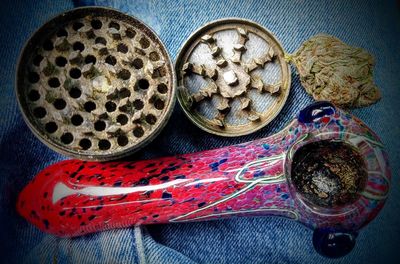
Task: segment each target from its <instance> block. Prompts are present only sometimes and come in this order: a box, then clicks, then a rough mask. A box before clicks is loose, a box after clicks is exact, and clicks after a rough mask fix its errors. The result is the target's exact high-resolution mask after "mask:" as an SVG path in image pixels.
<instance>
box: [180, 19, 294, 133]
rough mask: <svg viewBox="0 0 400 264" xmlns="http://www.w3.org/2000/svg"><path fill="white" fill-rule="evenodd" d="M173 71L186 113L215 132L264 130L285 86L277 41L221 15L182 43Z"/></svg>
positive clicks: (285, 94) (287, 80)
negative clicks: (174, 71)
mask: <svg viewBox="0 0 400 264" xmlns="http://www.w3.org/2000/svg"><path fill="white" fill-rule="evenodd" d="M175 70H176V72H177V83H178V91H177V97H178V101H179V103H180V105H181V107H182V108H183V110H184V112H185V114H186V115H187V116H188V117H189V119H190V120H191V121H192V122H193V123H194V124H196V125H197V126H198V127H200V128H201V129H203V130H205V131H207V132H209V133H212V134H216V135H220V136H228V137H234V136H242V135H247V134H250V133H253V132H255V131H257V130H259V129H261V128H263V127H264V126H266V125H267V124H268V123H269V122H271V121H272V120H273V119H274V118H275V117H276V116H277V115H278V113H279V112H280V111H281V109H282V108H283V106H284V104H285V102H286V100H287V97H288V95H289V90H290V83H291V75H290V66H289V64H288V63H287V62H286V60H285V51H284V49H283V48H282V45H281V44H280V42H279V41H278V40H277V39H276V37H275V36H274V35H273V34H272V33H271V32H269V31H268V30H267V29H265V28H264V27H263V26H261V25H259V24H257V23H255V22H253V21H250V20H245V19H239V18H225V19H221V20H215V21H212V22H210V23H208V24H206V25H204V26H202V27H201V28H199V29H198V30H197V31H195V32H194V33H193V34H192V35H191V36H190V37H189V38H188V40H187V41H186V42H185V43H184V44H183V46H182V48H181V50H180V52H179V55H178V57H177V60H176V64H175Z"/></svg>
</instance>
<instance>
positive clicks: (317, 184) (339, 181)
mask: <svg viewBox="0 0 400 264" xmlns="http://www.w3.org/2000/svg"><path fill="white" fill-rule="evenodd" d="M291 175H292V181H293V184H294V185H295V187H296V189H297V191H298V192H299V193H301V194H302V195H303V196H304V197H305V198H306V199H307V200H308V201H310V202H311V203H313V204H316V205H318V206H322V207H328V208H330V207H338V206H343V205H346V204H350V203H352V202H354V201H355V200H356V199H357V198H358V193H359V192H361V191H362V190H363V189H364V186H365V183H366V179H367V176H368V175H367V171H366V168H365V162H364V160H363V158H362V156H361V155H360V154H359V153H358V152H357V150H355V148H354V147H352V146H350V145H349V144H346V143H345V142H340V141H328V140H324V141H317V142H313V143H310V144H307V145H305V146H303V147H301V148H300V149H299V150H297V151H296V153H295V155H294V157H293V164H292V173H291Z"/></svg>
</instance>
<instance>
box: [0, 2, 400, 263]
mask: <svg viewBox="0 0 400 264" xmlns="http://www.w3.org/2000/svg"><path fill="white" fill-rule="evenodd" d="M1 4H2V7H1V11H0V12H1V15H0V21H1V23H0V26H1V29H0V30H1V35H0V38H1V42H0V43H1V49H0V54H1V56H0V167H1V170H0V217H1V222H0V243H1V246H0V262H6V263H21V262H23V261H26V262H35V263H93V262H95V263H198V262H200V263H321V262H328V263H398V261H399V260H398V259H397V257H398V256H399V255H400V251H399V246H400V238H399V237H400V219H399V210H400V191H399V180H400V178H399V162H398V160H399V158H400V154H399V149H400V143H399V140H398V136H399V135H400V134H399V131H400V129H399V121H400V118H399V114H398V109H397V107H398V104H399V102H400V93H399V89H400V82H399V79H398V78H399V72H400V52H399V51H400V37H399V36H400V16H399V6H397V5H396V3H395V1H380V2H379V1H372V0H371V1H356V0H349V1H331V0H323V1H305V0H294V1H256V0H254V1H245V0H238V1H212V0H204V1H203V0H201V1H195V0H186V1H173V0H165V1H161V0H160V1H155V0H153V1H145V0H139V1H128V0H125V1H117V0H115V1H111V0H103V1H100V0H99V1H74V2H73V1H66V0H63V1H50V0H48V1H17V0H14V1H2V3H1ZM74 4H75V5H103V6H111V7H114V8H116V9H119V10H121V11H124V12H126V13H129V14H131V15H134V16H136V17H138V18H139V19H141V20H143V21H144V22H145V23H147V24H148V25H149V26H150V27H152V28H153V29H154V30H155V31H156V32H157V33H158V34H159V36H160V38H161V40H162V41H163V42H164V43H165V45H166V47H167V49H168V51H169V54H170V55H171V58H172V59H173V60H174V59H175V58H176V56H177V52H178V50H179V47H180V46H181V45H182V44H183V42H184V41H185V39H186V38H187V37H188V36H189V35H190V34H191V33H192V32H193V31H194V30H195V29H197V28H198V27H200V26H201V25H202V24H204V23H206V22H209V21H211V20H214V19H218V18H223V17H243V18H247V19H251V20H254V21H256V22H258V23H260V24H262V25H264V26H265V27H267V28H268V29H269V30H271V31H272V32H274V33H275V35H276V36H277V37H278V39H279V40H280V41H281V42H282V44H283V46H284V47H285V49H286V50H287V51H288V52H294V51H295V49H296V48H297V47H298V46H299V45H300V44H301V43H302V42H303V41H304V40H306V39H307V38H309V37H311V36H312V35H314V34H317V33H320V32H325V33H328V34H332V35H335V36H337V37H339V38H340V39H342V40H343V41H345V42H347V43H349V44H352V45H355V46H360V47H363V48H365V49H367V50H368V51H369V52H371V53H372V54H373V55H374V56H375V58H376V67H375V81H376V83H377V85H378V86H379V87H380V88H381V90H382V95H383V99H382V100H381V101H380V102H379V103H377V104H376V105H373V106H371V107H368V108H363V109H357V110H354V111H352V112H353V114H355V115H356V116H358V117H360V118H361V119H362V120H364V121H365V122H366V123H367V124H368V125H369V126H370V127H371V128H372V129H373V130H375V131H376V132H377V134H378V135H380V137H381V139H382V141H383V142H384V143H385V144H386V146H387V150H388V153H389V158H390V162H391V166H392V172H393V184H392V190H391V192H390V195H389V198H388V200H387V203H386V205H385V207H384V209H383V210H382V211H381V213H380V214H379V216H378V217H377V219H375V220H374V221H373V222H372V223H371V224H369V225H368V226H367V227H366V228H365V229H363V230H362V231H361V233H360V235H359V236H358V239H357V245H356V247H355V249H354V250H353V251H352V252H351V253H350V254H349V255H347V256H346V257H343V258H341V259H338V260H329V259H326V258H323V257H321V256H319V255H318V254H317V253H316V252H315V251H314V249H313V246H312V241H311V238H312V231H311V230H309V229H307V228H305V227H304V226H302V225H300V224H298V223H296V222H292V221H290V220H287V219H281V218H273V217H271V218H269V217H264V218H241V219H231V220H223V221H211V222H203V223H183V224H170V225H156V226H148V227H147V228H131V229H123V230H112V231H108V232H103V233H97V234H93V235H88V236H84V237H80V238H74V239H60V238H56V237H53V236H51V235H46V234H44V233H42V232H41V231H39V230H37V229H36V228H35V227H33V226H32V225H30V224H28V222H26V221H25V220H24V219H23V218H21V217H19V216H18V215H17V213H16V211H15V201H16V197H17V194H18V192H19V191H20V190H21V189H22V188H23V186H24V185H26V184H27V183H28V181H29V180H30V179H31V178H32V177H33V176H34V175H35V174H36V173H37V172H39V171H40V170H41V169H43V168H45V167H46V166H48V165H50V164H52V163H54V162H56V161H59V160H62V159H65V158H66V157H64V156H62V155H59V154H57V153H55V152H53V151H51V150H50V149H48V148H47V147H46V146H44V145H43V144H42V143H40V142H39V140H38V139H36V138H35V137H34V135H33V134H32V133H31V132H30V131H29V129H28V127H27V126H26V125H25V123H24V121H23V120H22V116H21V114H20V112H19V110H18V107H17V103H16V99H15V95H14V91H13V89H14V74H15V67H16V61H17V57H18V54H19V52H20V51H21V48H22V46H23V44H24V42H25V41H26V40H27V38H28V37H29V35H30V34H32V33H33V32H34V30H35V29H36V28H38V27H39V26H40V25H41V24H43V23H44V22H45V21H46V20H48V19H49V18H51V17H52V16H54V15H56V14H57V13H59V12H62V11H65V10H68V9H70V8H72V7H73V6H74ZM310 102H312V99H311V98H310V97H309V96H308V95H307V94H306V93H305V92H304V90H303V88H302V87H301V86H300V82H299V78H298V77H297V76H296V74H295V73H292V87H291V92H290V96H289V99H288V101H287V104H286V105H285V107H284V108H283V110H282V112H281V113H280V114H279V116H278V117H277V118H276V119H275V120H274V121H273V122H272V123H271V124H269V125H268V126H266V127H265V128H263V129H261V130H260V131H258V132H256V133H254V134H252V135H249V136H244V137H238V138H222V137H218V136H213V135H210V134H207V133H206V132H203V131H201V130H200V129H199V128H197V127H196V126H194V125H193V124H192V123H191V122H190V121H189V120H188V119H187V118H186V117H185V115H184V114H183V112H182V111H181V109H180V107H179V105H178V104H177V105H176V107H175V110H174V112H173V115H172V118H171V120H170V121H169V123H168V125H167V126H166V128H165V129H164V130H163V132H162V133H161V134H160V135H159V136H158V138H157V139H156V140H155V141H154V142H153V143H151V144H150V145H149V146H147V147H146V148H145V149H144V150H142V151H141V152H139V153H137V154H135V155H134V156H132V157H130V158H129V159H131V160H134V159H143V158H152V157H158V156H165V155H173V154H178V153H187V152H192V151H200V150H206V149H211V148H216V147H222V146H227V145H230V144H234V143H239V142H245V141H248V140H252V139H256V138H260V137H265V136H268V135H271V134H272V133H274V132H277V131H279V130H280V129H282V128H283V126H284V124H285V123H286V122H287V121H289V120H290V119H291V118H292V117H293V116H294V115H295V114H296V113H297V112H298V111H299V110H300V109H301V108H302V107H304V106H306V105H307V104H309V103H310Z"/></svg>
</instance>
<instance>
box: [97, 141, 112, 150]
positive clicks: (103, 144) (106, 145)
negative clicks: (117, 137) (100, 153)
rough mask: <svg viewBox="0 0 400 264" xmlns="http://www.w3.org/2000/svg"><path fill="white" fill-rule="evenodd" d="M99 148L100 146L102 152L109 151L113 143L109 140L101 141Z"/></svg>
mask: <svg viewBox="0 0 400 264" xmlns="http://www.w3.org/2000/svg"><path fill="white" fill-rule="evenodd" d="M98 146H99V149H101V150H107V149H109V148H111V143H110V141H108V140H107V139H101V140H99V144H98Z"/></svg>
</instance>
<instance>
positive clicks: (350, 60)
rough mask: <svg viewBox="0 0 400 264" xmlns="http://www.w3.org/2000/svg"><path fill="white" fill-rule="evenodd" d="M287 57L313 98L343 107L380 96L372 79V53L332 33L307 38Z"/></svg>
mask: <svg viewBox="0 0 400 264" xmlns="http://www.w3.org/2000/svg"><path fill="white" fill-rule="evenodd" d="M289 59H290V60H291V61H293V63H294V64H295V65H296V68H297V70H298V72H299V74H300V80H301V83H302V85H303V86H304V88H305V89H306V91H307V93H309V94H311V95H312V96H313V97H314V99H315V100H318V101H330V102H333V103H334V104H336V105H338V106H342V107H364V106H368V105H371V104H373V103H375V102H377V101H378V100H379V99H380V98H381V95H380V92H379V89H378V87H377V86H376V85H375V84H374V81H373V75H372V69H373V66H374V59H373V57H372V56H371V54H369V53H368V52H366V51H365V50H363V49H361V48H356V47H352V46H349V45H347V44H345V43H343V42H342V41H340V40H339V39H337V38H335V37H333V36H329V35H317V36H314V37H312V38H310V39H309V40H307V41H305V42H304V43H303V44H302V45H301V47H300V48H299V49H298V50H297V51H296V52H295V53H294V54H293V55H292V56H290V58H289Z"/></svg>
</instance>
